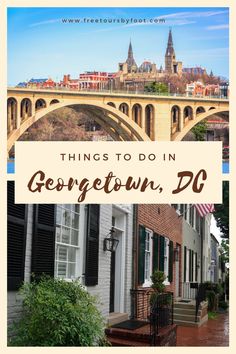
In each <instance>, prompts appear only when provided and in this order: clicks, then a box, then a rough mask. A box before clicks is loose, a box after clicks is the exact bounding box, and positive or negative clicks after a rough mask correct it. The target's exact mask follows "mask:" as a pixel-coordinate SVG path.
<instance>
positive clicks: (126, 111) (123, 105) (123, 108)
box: [119, 102, 129, 116]
mask: <svg viewBox="0 0 236 354" xmlns="http://www.w3.org/2000/svg"><path fill="white" fill-rule="evenodd" d="M119 110H120V111H121V112H122V113H124V114H126V115H127V116H128V115H129V106H128V104H127V103H124V102H123V103H121V104H120V106H119Z"/></svg>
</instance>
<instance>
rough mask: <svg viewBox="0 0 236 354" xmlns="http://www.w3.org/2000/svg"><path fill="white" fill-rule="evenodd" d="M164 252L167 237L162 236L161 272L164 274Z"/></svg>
mask: <svg viewBox="0 0 236 354" xmlns="http://www.w3.org/2000/svg"><path fill="white" fill-rule="evenodd" d="M164 251H165V237H163V236H160V262H159V270H160V271H162V272H164Z"/></svg>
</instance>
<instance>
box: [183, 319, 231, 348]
mask: <svg viewBox="0 0 236 354" xmlns="http://www.w3.org/2000/svg"><path fill="white" fill-rule="evenodd" d="M177 346H178V347H227V346H229V314H228V313H226V314H219V315H218V316H217V318H216V319H214V320H208V322H207V323H206V324H204V325H203V326H201V327H200V328H195V327H183V326H178V328H177Z"/></svg>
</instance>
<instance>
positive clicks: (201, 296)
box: [195, 283, 207, 322]
mask: <svg viewBox="0 0 236 354" xmlns="http://www.w3.org/2000/svg"><path fill="white" fill-rule="evenodd" d="M206 289H207V284H205V283H201V284H199V285H198V290H197V295H196V312H195V322H197V315H198V310H199V307H200V304H201V302H202V301H205V300H206Z"/></svg>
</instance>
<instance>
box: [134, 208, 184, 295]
mask: <svg viewBox="0 0 236 354" xmlns="http://www.w3.org/2000/svg"><path fill="white" fill-rule="evenodd" d="M136 216H137V225H136V238H135V245H134V249H135V252H134V273H135V274H136V275H135V279H134V284H135V287H136V288H150V286H151V278H150V277H151V275H152V273H153V271H154V270H156V269H158V270H161V271H164V273H165V275H166V277H167V278H166V281H165V284H166V290H167V291H172V292H173V293H174V296H175V297H178V296H180V295H181V281H182V280H181V253H182V252H181V247H182V218H180V217H179V214H178V213H177V212H176V210H175V208H173V207H172V206H171V205H169V204H139V205H137V206H136Z"/></svg>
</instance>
